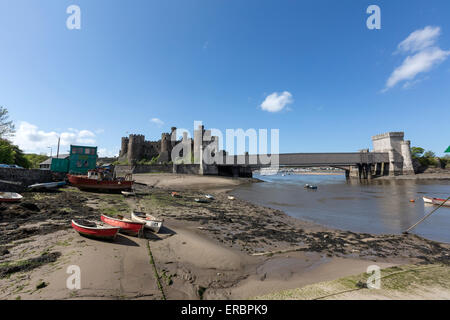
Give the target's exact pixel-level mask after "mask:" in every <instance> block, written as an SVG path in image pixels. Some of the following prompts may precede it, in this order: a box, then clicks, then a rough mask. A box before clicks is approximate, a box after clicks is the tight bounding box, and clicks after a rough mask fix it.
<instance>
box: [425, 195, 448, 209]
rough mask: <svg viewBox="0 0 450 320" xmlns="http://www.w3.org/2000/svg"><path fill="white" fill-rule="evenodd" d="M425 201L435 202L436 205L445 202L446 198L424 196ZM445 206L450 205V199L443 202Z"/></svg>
mask: <svg viewBox="0 0 450 320" xmlns="http://www.w3.org/2000/svg"><path fill="white" fill-rule="evenodd" d="M423 202H425V203H428V204H434V205H438V206H440V205H441V204H443V203H444V202H445V199H441V198H431V197H423ZM443 206H444V207H450V200H448V201H447V202H445V203H444V204H443Z"/></svg>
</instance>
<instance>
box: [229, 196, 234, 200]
mask: <svg viewBox="0 0 450 320" xmlns="http://www.w3.org/2000/svg"><path fill="white" fill-rule="evenodd" d="M234 199H236V198H235V197H233V196H228V200H234Z"/></svg>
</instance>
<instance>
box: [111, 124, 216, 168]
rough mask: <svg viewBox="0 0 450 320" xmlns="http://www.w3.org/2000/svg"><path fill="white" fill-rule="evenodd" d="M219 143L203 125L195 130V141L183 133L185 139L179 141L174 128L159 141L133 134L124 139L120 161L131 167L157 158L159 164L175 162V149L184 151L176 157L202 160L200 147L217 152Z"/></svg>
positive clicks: (162, 135)
mask: <svg viewBox="0 0 450 320" xmlns="http://www.w3.org/2000/svg"><path fill="white" fill-rule="evenodd" d="M218 141H219V140H218V137H216V136H212V134H211V130H205V128H204V126H203V125H199V126H198V128H197V129H196V130H194V139H191V138H188V133H187V132H183V138H182V139H180V140H177V128H176V127H172V128H171V132H170V133H162V134H161V139H160V140H158V141H147V140H145V136H143V135H138V134H131V135H129V137H123V138H122V143H121V149H120V153H119V161H121V162H123V161H127V162H128V164H129V165H136V164H137V162H139V161H142V160H145V161H151V160H152V159H154V158H157V161H156V162H157V163H168V162H175V161H176V160H177V159H174V158H173V156H172V153H173V152H172V151H173V150H174V148H177V150H178V149H182V151H181V152H176V157H183V153H186V154H187V153H189V154H192V155H193V158H194V159H200V154H201V153H200V152H201V151H200V149H201V148H200V146H202V147H203V148H206V147H207V146H209V148H211V147H212V148H213V149H215V150H217V148H218ZM180 144H181V145H180ZM189 161H191V159H189Z"/></svg>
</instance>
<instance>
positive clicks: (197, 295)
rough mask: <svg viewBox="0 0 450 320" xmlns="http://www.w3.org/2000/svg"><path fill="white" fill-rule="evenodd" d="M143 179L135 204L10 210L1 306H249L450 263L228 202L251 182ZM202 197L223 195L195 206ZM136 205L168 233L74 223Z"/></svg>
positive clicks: (28, 199)
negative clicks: (277, 295) (75, 277)
mask: <svg viewBox="0 0 450 320" xmlns="http://www.w3.org/2000/svg"><path fill="white" fill-rule="evenodd" d="M135 179H136V180H137V181H138V182H140V183H139V184H137V185H136V189H137V190H136V191H137V192H138V194H139V195H138V196H137V197H132V198H125V197H123V196H122V195H107V194H97V193H86V192H80V191H78V190H77V189H74V188H70V187H69V188H65V189H63V190H62V191H61V192H57V193H27V194H24V196H25V199H24V201H23V202H22V203H21V204H8V205H5V204H3V205H1V206H0V299H157V300H159V299H163V298H167V299H241V298H251V297H255V296H257V295H265V294H270V293H273V292H277V291H282V290H286V289H295V288H298V287H303V286H305V285H308V284H313V283H316V282H321V281H329V280H333V279H337V278H340V277H345V276H350V275H353V274H358V273H363V272H365V271H366V268H367V266H369V265H373V264H377V265H379V266H380V267H382V268H386V267H390V266H395V265H403V264H424V265H428V264H431V263H433V264H444V265H446V266H448V265H449V262H450V255H449V254H450V246H449V245H447V244H441V243H437V242H433V241H429V240H426V239H423V238H420V237H418V236H414V235H408V236H403V235H402V236H376V235H370V234H361V233H353V232H347V231H340V230H333V229H329V228H325V227H322V226H319V225H315V224H312V223H309V222H304V221H300V220H297V219H294V218H291V217H289V216H287V215H286V214H284V213H283V212H281V211H278V210H274V209H270V208H265V207H260V206H256V205H253V204H251V203H248V202H245V201H242V200H239V199H236V200H228V197H227V193H226V192H227V191H229V190H232V189H233V188H234V187H235V186H237V185H240V184H243V183H250V182H251V181H252V180H249V179H227V178H218V177H198V176H185V175H183V176H180V175H166V174H149V175H136V177H135ZM172 191H178V192H180V193H181V195H182V197H181V198H173V197H171V196H170V193H171V192H172ZM205 192H207V193H212V194H214V196H215V197H216V199H215V200H213V201H211V202H210V203H207V204H202V203H197V202H195V201H194V199H195V198H199V197H203V196H204V193H205ZM133 208H139V209H140V210H144V211H148V212H150V213H152V214H154V215H157V216H160V217H162V218H164V220H165V221H164V227H163V228H162V230H161V233H159V234H153V233H151V232H147V233H146V234H145V236H144V237H143V238H137V237H131V236H125V235H120V236H118V238H117V239H116V241H115V242H111V243H109V242H102V241H96V240H91V239H87V238H84V237H81V236H79V235H78V234H77V233H76V232H75V231H74V230H73V229H72V228H71V227H70V220H71V219H72V218H87V219H96V220H98V219H99V216H100V214H101V213H105V214H108V215H111V216H114V215H117V214H122V215H124V216H129V214H130V211H131V210H132V209H133ZM150 253H151V254H150ZM36 258H39V259H38V260H32V259H36ZM36 261H37V262H36ZM71 265H76V266H79V267H80V270H81V289H80V290H69V289H68V288H67V287H66V280H67V278H68V277H69V274H67V268H68V267H69V266H71Z"/></svg>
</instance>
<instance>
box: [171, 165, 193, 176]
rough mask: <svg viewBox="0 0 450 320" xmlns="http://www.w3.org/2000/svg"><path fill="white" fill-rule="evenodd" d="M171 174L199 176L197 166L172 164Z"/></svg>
mask: <svg viewBox="0 0 450 320" xmlns="http://www.w3.org/2000/svg"><path fill="white" fill-rule="evenodd" d="M173 172H174V173H180V174H199V172H200V165H199V164H174V165H173Z"/></svg>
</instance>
